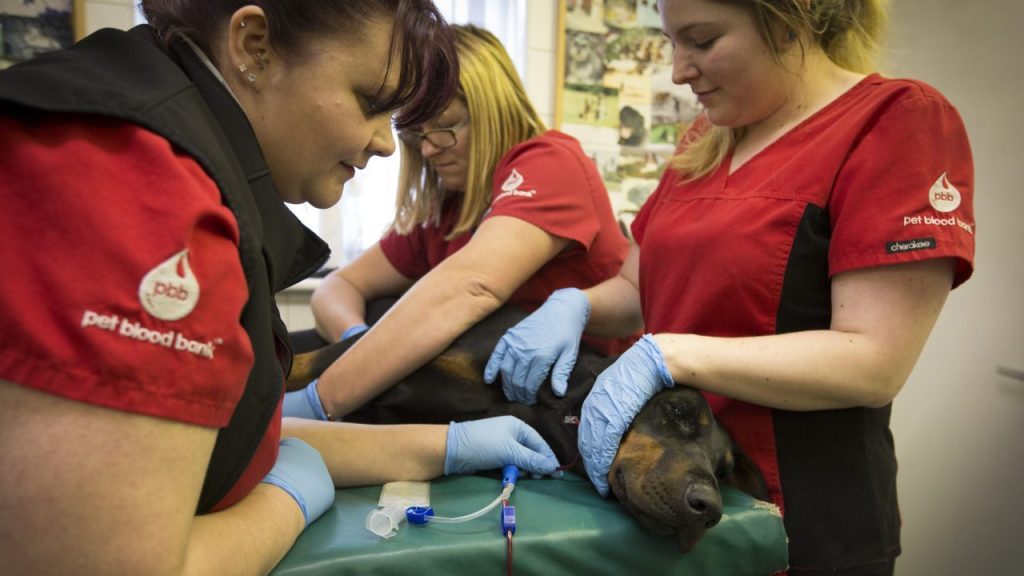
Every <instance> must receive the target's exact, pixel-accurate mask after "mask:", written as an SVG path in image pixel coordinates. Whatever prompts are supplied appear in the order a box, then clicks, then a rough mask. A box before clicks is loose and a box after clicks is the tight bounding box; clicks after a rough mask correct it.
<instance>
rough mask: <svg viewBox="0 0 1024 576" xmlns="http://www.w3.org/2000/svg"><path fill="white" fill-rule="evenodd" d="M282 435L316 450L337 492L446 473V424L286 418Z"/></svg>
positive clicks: (434, 476)
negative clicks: (321, 420)
mask: <svg viewBox="0 0 1024 576" xmlns="http://www.w3.org/2000/svg"><path fill="white" fill-rule="evenodd" d="M281 433H282V435H283V436H295V437H298V438H301V439H302V440H304V441H305V442H307V443H308V444H310V445H311V446H313V447H314V448H316V449H317V450H318V451H319V452H320V455H321V456H323V458H324V462H326V463H327V469H328V470H329V471H330V473H331V477H332V478H333V479H334V484H335V486H338V487H339V488H345V487H349V486H368V485H375V484H382V483H385V482H392V481H396V480H430V479H432V478H437V477H438V476H441V475H442V474H443V473H444V457H445V442H446V438H447V434H448V426H444V425H429V424H409V425H401V426H386V425H373V426H369V425H362V424H351V423H347V422H320V421H315V420H305V419H299V418H285V419H284V421H283V426H282V431H281Z"/></svg>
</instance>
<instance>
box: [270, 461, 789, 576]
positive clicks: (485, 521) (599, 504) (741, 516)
mask: <svg viewBox="0 0 1024 576" xmlns="http://www.w3.org/2000/svg"><path fill="white" fill-rule="evenodd" d="M380 490H381V487H380V486H369V487H362V488H350V489H344V490H338V491H337V493H336V494H335V499H334V506H333V507H332V508H331V509H329V510H328V511H327V512H326V513H325V514H324V515H323V516H321V517H320V518H319V519H318V520H317V521H316V522H314V523H313V524H312V525H310V527H309V528H308V529H307V530H306V531H305V532H304V533H303V534H302V535H301V536H300V537H299V539H298V540H297V541H296V542H295V545H294V546H293V547H292V549H291V550H290V551H289V553H288V555H287V556H285V557H284V559H283V560H282V561H281V563H280V564H278V566H277V567H276V568H275V569H274V571H273V574H276V575H279V576H285V575H319V574H346V575H358V574H369V575H373V576H388V575H401V576H406V575H416V576H430V575H433V574H438V575H442V574H443V575H450V574H504V573H506V562H507V558H506V547H507V542H506V539H505V537H504V536H503V535H502V534H501V529H500V524H499V519H500V514H501V512H500V506H499V507H498V508H496V509H495V510H492V511H490V512H488V513H487V514H486V515H484V516H483V517H481V518H477V519H475V520H471V521H469V522H465V523H461V524H432V525H429V526H416V525H410V524H409V523H408V522H407V521H406V522H402V524H401V527H400V529H399V531H398V534H396V535H395V536H393V537H392V538H389V539H383V538H381V537H379V536H376V535H375V534H373V533H372V532H370V531H369V530H367V529H366V527H365V522H366V517H367V515H368V514H369V513H370V511H371V510H373V509H375V508H377V502H378V499H379V497H380ZM500 491H501V484H500V481H499V480H498V479H497V478H494V477H484V476H456V477H450V478H442V479H439V480H435V481H433V482H431V484H430V503H431V506H433V508H434V511H435V513H436V514H437V515H439V516H448V517H454V516H461V515H463V514H469V513H471V512H474V511H476V510H479V509H480V508H483V507H484V506H486V505H487V504H489V503H490V502H491V501H492V500H494V498H496V497H497V496H498V493H499V492H500ZM722 499H723V503H724V509H723V514H722V521H721V522H720V523H719V524H718V526H716V527H714V528H712V529H711V530H709V531H708V532H707V533H705V535H704V538H703V539H701V541H700V542H699V543H698V544H697V546H696V548H694V549H693V550H692V551H691V552H689V553H688V554H680V553H679V551H678V550H677V549H676V547H675V540H674V539H673V538H672V537H670V536H655V535H652V534H650V533H647V532H645V531H644V530H643V528H641V527H640V525H639V524H638V523H637V522H636V521H635V520H633V518H632V517H630V516H629V515H628V514H627V513H626V511H625V509H624V508H623V507H622V506H621V505H619V504H618V503H617V502H615V501H614V500H611V499H604V498H601V497H600V496H599V495H598V494H597V492H596V491H595V490H594V489H593V488H592V487H591V485H590V483H589V482H588V481H587V480H586V479H585V478H583V477H582V476H579V475H576V474H566V475H565V477H564V478H563V479H560V480H556V479H552V478H543V479H531V478H521V479H520V481H519V483H518V484H517V485H516V488H515V491H514V492H513V493H512V496H511V498H510V503H511V504H512V505H514V506H515V507H516V533H515V536H513V541H512V542H513V544H512V569H513V573H514V574H517V575H528V574H537V575H541V576H550V575H551V574H568V573H575V574H687V575H701V574H723V575H726V574H727V575H729V576H743V575H748V574H749V575H767V574H772V573H775V572H778V571H781V570H784V569H785V568H786V566H787V562H788V551H787V545H786V534H785V530H784V528H783V524H782V518H781V517H780V516H779V513H778V511H777V509H775V508H774V507H773V506H770V505H766V504H764V503H761V502H758V501H756V500H753V499H752V498H750V497H749V496H747V495H746V494H744V493H742V492H739V491H737V490H733V489H731V488H728V487H726V488H724V489H723V491H722Z"/></svg>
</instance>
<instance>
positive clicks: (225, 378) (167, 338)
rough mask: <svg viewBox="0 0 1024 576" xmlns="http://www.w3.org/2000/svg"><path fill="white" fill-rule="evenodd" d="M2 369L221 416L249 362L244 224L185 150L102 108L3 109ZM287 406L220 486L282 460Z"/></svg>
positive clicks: (34, 383)
mask: <svg viewBox="0 0 1024 576" xmlns="http://www.w3.org/2000/svg"><path fill="white" fill-rule="evenodd" d="M0 133H2V134H3V135H4V136H3V140H2V144H0V149H2V153H0V174H3V178H0V196H2V198H3V205H4V208H3V210H0V229H2V230H3V231H4V240H3V241H2V242H0V262H3V264H4V275H3V297H2V298H0V379H3V380H7V381H10V382H14V383H17V384H20V385H23V386H27V387H30V388H35V389H37V390H40V391H43V392H47V393H50V394H56V395H58V396H62V397H64V398H67V399H70V400H75V401H79V402H86V403H89V404H95V405H97V406H104V407H107V408H113V409H116V410H123V411H126V412H133V413H137V414H144V415H147V416H154V417H158V418H166V419H169V420H174V421H178V422H184V423H188V424H194V425H198V426H206V427H211V428H219V427H222V426H225V425H227V423H228V421H229V419H230V417H231V415H232V413H233V411H234V408H235V405H236V403H237V402H238V399H239V398H240V397H241V395H242V392H243V390H244V388H245V384H246V380H247V378H248V374H249V370H250V369H251V367H252V349H251V347H250V345H249V338H248V336H247V335H246V333H245V331H244V329H243V328H242V326H241V325H240V323H239V318H240V315H241V311H242V307H243V306H244V304H245V302H246V300H247V298H248V290H247V288H246V282H245V277H244V274H243V272H242V266H241V262H240V261H239V257H238V241H239V236H238V226H237V224H236V222H235V219H234V216H233V215H232V213H231V211H230V210H229V209H228V208H227V207H225V206H224V205H223V204H222V203H221V194H220V191H219V190H218V188H217V186H216V185H215V184H214V182H213V181H212V180H211V179H210V178H209V177H208V176H207V175H206V174H205V172H204V171H203V170H202V168H200V166H199V165H198V164H197V163H196V162H195V161H194V160H193V159H191V158H190V157H189V156H187V155H185V154H182V153H181V152H180V151H178V150H176V149H175V148H173V147H172V146H171V144H170V143H169V142H167V141H166V140H164V139H163V138H161V137H159V136H157V135H155V134H153V133H151V132H148V131H146V130H144V129H142V128H140V127H138V126H136V125H133V124H128V123H124V122H120V121H116V120H108V119H97V118H88V119H84V118H83V119H79V118H68V117H66V116H65V117H52V118H50V119H46V120H42V121H22V120H18V119H13V118H10V117H3V116H0ZM279 421H280V418H275V419H274V423H273V424H272V425H271V426H270V427H269V429H268V431H267V437H266V438H265V439H264V442H263V443H262V444H261V446H260V448H259V450H258V454H257V455H256V456H254V459H253V462H254V463H256V464H251V465H250V468H251V469H250V470H247V471H246V473H245V475H244V476H243V477H242V478H241V479H240V480H239V482H238V484H237V485H236V487H235V490H233V492H232V495H229V497H228V498H226V499H225V500H224V501H222V502H221V503H219V504H218V508H223V507H225V506H227V505H229V504H231V503H233V502H234V501H237V500H238V499H240V498H241V497H242V496H244V495H245V494H246V493H248V491H249V490H251V489H252V487H253V486H255V485H256V483H258V482H259V481H260V480H262V478H263V477H264V476H265V475H266V473H267V472H268V471H269V469H270V466H272V465H273V462H274V460H275V459H276V453H277V437H278V436H279V433H280V422H279Z"/></svg>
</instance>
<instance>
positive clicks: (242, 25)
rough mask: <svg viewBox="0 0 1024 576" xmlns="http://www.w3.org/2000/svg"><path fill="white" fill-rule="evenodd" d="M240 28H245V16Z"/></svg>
mask: <svg viewBox="0 0 1024 576" xmlns="http://www.w3.org/2000/svg"><path fill="white" fill-rule="evenodd" d="M238 27H239V28H245V18H242V23H241V24H239V25H238Z"/></svg>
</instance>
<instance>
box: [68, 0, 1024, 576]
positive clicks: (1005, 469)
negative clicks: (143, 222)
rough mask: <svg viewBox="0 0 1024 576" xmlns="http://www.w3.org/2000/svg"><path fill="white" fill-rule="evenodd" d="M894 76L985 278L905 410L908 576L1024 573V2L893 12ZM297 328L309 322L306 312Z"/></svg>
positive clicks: (537, 80)
mask: <svg viewBox="0 0 1024 576" xmlns="http://www.w3.org/2000/svg"><path fill="white" fill-rule="evenodd" d="M556 4H557V3H556V2H554V1H553V0H528V25H527V31H526V35H527V56H526V62H527V64H526V67H527V78H526V86H527V90H528V91H529V92H530V96H531V98H532V99H533V101H534V103H535V105H536V106H537V108H538V111H539V112H540V114H541V115H542V117H543V118H544V119H545V121H547V122H548V124H552V123H553V118H554V92H555V61H556V59H555V46H556V38H557V36H556V22H557V8H556ZM132 10H133V9H132V4H131V2H130V1H129V0H104V1H101V0H87V1H86V29H87V30H89V31H91V30H95V29H96V28H100V27H102V26H115V27H119V28H127V27H129V26H130V25H131V23H132ZM893 10H894V13H893V30H892V40H891V43H890V48H891V49H892V51H891V54H890V58H889V63H890V64H889V66H888V67H887V70H886V71H887V72H889V73H890V75H894V76H896V75H899V76H911V77H915V78H919V79H922V80H925V81H926V82H929V83H931V84H932V85H934V86H936V87H937V88H939V89H940V90H941V91H942V92H943V93H944V94H945V95H946V96H947V97H948V98H949V99H950V100H951V101H952V102H953V104H954V105H955V106H957V108H958V109H959V110H960V113H961V114H962V116H963V118H964V121H965V123H966V125H967V130H968V133H969V134H970V137H971V143H972V146H973V150H974V159H975V166H976V169H977V176H976V184H977V186H976V188H977V198H976V203H975V206H976V216H977V221H978V238H977V240H978V252H977V260H976V268H977V271H976V273H975V275H974V278H972V279H971V280H970V281H969V282H968V283H967V284H965V285H964V286H963V287H961V288H959V289H957V290H956V291H955V292H953V294H952V295H951V296H950V299H949V302H948V303H947V305H946V309H945V310H944V312H943V314H942V317H941V318H940V319H939V322H938V325H937V326H936V328H935V331H934V333H933V334H932V337H931V340H930V341H929V343H928V346H927V347H926V348H925V350H924V353H923V354H922V356H921V359H920V361H919V363H918V366H917V369H916V370H915V371H914V373H913V374H912V376H911V378H910V381H909V382H908V383H907V386H906V387H905V389H904V390H903V392H901V394H900V396H899V397H898V398H897V400H896V402H895V405H894V410H893V430H894V434H895V436H896V446H897V455H898V457H899V462H900V478H899V483H900V498H901V509H902V516H903V523H904V530H903V543H904V554H903V556H902V558H901V559H900V561H899V562H898V563H897V574H898V575H899V576H942V575H946V574H986V575H987V574H993V575H995V574H1000V575H1001V574H1009V573H1011V572H1016V573H1019V571H1020V569H1019V568H1014V567H1015V566H1016V565H1017V564H1018V559H1019V558H1020V554H1019V553H1018V550H1019V549H1020V548H1021V543H1020V542H1019V539H1020V536H1019V535H1020V534H1021V533H1022V532H1021V529H1020V528H1019V525H1018V524H1019V521H1020V519H1021V517H1022V516H1024V496H1022V494H1024V448H1022V447H1021V446H1020V444H1021V439H1024V384H1022V383H1020V382H1018V381H1015V380H1012V379H1010V378H1007V377H1003V376H999V375H998V374H997V373H996V366H997V365H999V364H1002V365H1006V366H1009V367H1015V368H1017V369H1024V296H1021V295H1020V294H1021V288H1022V287H1024V256H1022V254H1021V250H1022V249H1024V225H1022V222H1024V160H1022V159H1021V158H1020V157H1019V156H1020V155H1021V154H1022V153H1024V142H1022V139H1024V114H1022V113H1021V111H1020V107H1019V105H1018V104H1017V103H1018V102H1019V101H1020V100H1021V96H1020V95H1021V94H1024V57H1022V55H1024V35H1022V34H1020V31H1019V28H1020V25H1021V23H1024V3H1022V2H1020V0H980V1H975V2H966V1H964V0H900V1H898V2H893ZM289 302H291V304H292V305H291V306H284V307H283V308H284V309H283V312H285V313H286V314H288V313H289V312H293V313H294V316H295V318H294V320H295V322H294V323H289V325H290V326H292V328H293V329H298V328H302V327H306V326H307V325H308V324H309V322H311V319H310V317H309V315H308V309H305V308H304V307H303V306H302V299H301V298H299V297H295V298H292V299H291V300H290V301H289Z"/></svg>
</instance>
